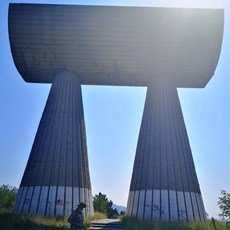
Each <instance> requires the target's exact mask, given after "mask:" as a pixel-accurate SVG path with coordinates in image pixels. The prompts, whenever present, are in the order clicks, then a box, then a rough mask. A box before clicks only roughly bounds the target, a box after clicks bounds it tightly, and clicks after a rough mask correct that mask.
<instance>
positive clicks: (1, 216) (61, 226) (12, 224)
mask: <svg viewBox="0 0 230 230" xmlns="http://www.w3.org/2000/svg"><path fill="white" fill-rule="evenodd" d="M105 218H106V216H105V215H104V214H102V213H97V212H96V213H95V215H94V216H93V217H87V218H86V219H85V223H84V224H85V228H84V229H87V228H88V227H89V226H90V222H91V221H93V220H98V219H105ZM122 221H123V223H124V227H123V230H230V224H226V223H224V222H218V221H215V223H214V224H213V222H212V221H207V222H186V223H181V224H179V223H167V222H157V221H156V222H151V221H139V220H138V219H136V218H132V217H126V216H124V217H123V218H122ZM16 229H17V230H31V229H33V230H66V229H69V223H68V222H67V220H66V218H65V219H63V218H47V217H42V216H35V217H29V216H27V217H25V216H17V215H14V214H12V213H7V212H5V213H0V230H16Z"/></svg>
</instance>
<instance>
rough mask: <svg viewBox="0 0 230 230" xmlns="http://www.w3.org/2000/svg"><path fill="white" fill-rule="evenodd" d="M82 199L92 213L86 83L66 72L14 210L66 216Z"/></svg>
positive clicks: (47, 113) (56, 85)
mask: <svg viewBox="0 0 230 230" xmlns="http://www.w3.org/2000/svg"><path fill="white" fill-rule="evenodd" d="M81 201H84V202H86V203H87V208H86V215H91V214H93V206H92V193H91V184H90V177H89V166H88V156H87V147H86V133H85V121H84V113H83V104H82V94H81V85H80V81H79V79H78V77H77V75H76V74H75V73H71V72H68V71H64V72H61V73H59V74H57V75H56V77H55V78H54V81H53V84H52V87H51V91H50V94H49V97H48V100H47V103H46V106H45V109H44V112H43V115H42V118H41V121H40V124H39V127H38V130H37V134H36V137H35V140H34V143H33V147H32V150H31V153H30V157H29V160H28V163H27V166H26V169H25V172H24V175H23V178H22V181H21V185H20V188H19V192H18V196H17V201H16V204H15V207H14V212H15V213H18V214H23V215H28V214H29V215H35V214H41V215H45V216H67V215H69V214H70V213H71V211H72V209H73V208H75V207H76V205H77V204H79V203H80V202H81Z"/></svg>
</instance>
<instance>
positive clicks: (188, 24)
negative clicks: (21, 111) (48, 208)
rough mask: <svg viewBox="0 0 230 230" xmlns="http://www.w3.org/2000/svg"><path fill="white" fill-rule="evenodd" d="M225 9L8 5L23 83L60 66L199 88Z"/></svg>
mask: <svg viewBox="0 0 230 230" xmlns="http://www.w3.org/2000/svg"><path fill="white" fill-rule="evenodd" d="M223 21H224V15H223V10H215V9H176V8H171V9H170V8H154V7H111V6H76V5H75V6H71V5H52V4H51V5H48V4H47V5H46V4H10V8H9V37H10V45H11V50H12V54H13V58H14V62H15V65H16V67H17V69H18V71H19V72H20V74H21V75H22V77H23V78H24V79H25V80H26V81H30V82H52V78H53V76H54V74H55V73H56V72H57V71H60V70H61V69H63V68H66V69H69V70H71V71H75V72H77V73H78V76H79V77H80V79H81V83H82V84H92V85H93V84H96V85H98V84H99V85H100V84H101V85H137V86H147V85H148V82H149V80H152V79H154V78H156V77H157V78H170V79H171V78H173V79H174V81H175V82H176V83H177V87H204V86H205V85H206V84H207V82H208V81H209V80H210V78H211V77H212V75H213V74H214V72H215V68H216V65H217V62H218V58H219V53H220V48H221V42H222V35H223Z"/></svg>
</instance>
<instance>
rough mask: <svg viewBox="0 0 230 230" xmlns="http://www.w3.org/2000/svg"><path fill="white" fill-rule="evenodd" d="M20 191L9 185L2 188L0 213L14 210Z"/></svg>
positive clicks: (0, 190) (0, 191)
mask: <svg viewBox="0 0 230 230" xmlns="http://www.w3.org/2000/svg"><path fill="white" fill-rule="evenodd" d="M17 192H18V189H17V188H16V187H11V186H9V185H1V186H0V212H9V211H11V210H12V209H13V207H14V203H15V200H16V196H17Z"/></svg>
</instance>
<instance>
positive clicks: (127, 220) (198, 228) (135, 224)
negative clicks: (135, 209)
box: [122, 217, 230, 230]
mask: <svg viewBox="0 0 230 230" xmlns="http://www.w3.org/2000/svg"><path fill="white" fill-rule="evenodd" d="M122 221H123V223H124V227H123V229H124V230H230V225H228V224H225V223H224V222H218V221H215V222H214V223H213V222H212V221H207V222H198V221H197V222H196V221H194V222H186V223H181V224H180V223H168V222H163V221H162V222H160V221H154V222H153V221H139V220H138V219H136V218H132V217H124V218H122Z"/></svg>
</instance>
